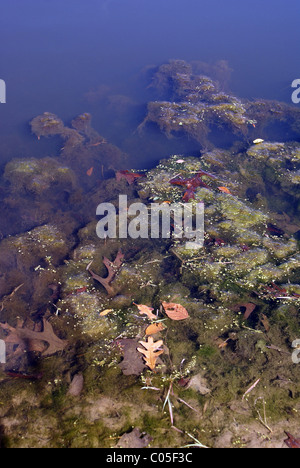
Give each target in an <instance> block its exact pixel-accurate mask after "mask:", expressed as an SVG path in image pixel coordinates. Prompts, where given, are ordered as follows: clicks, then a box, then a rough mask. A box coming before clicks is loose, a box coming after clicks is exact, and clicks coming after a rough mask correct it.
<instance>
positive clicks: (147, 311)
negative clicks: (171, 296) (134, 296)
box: [134, 302, 157, 320]
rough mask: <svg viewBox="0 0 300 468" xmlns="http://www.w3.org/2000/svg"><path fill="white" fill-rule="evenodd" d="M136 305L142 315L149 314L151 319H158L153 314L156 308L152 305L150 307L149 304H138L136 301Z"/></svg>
mask: <svg viewBox="0 0 300 468" xmlns="http://www.w3.org/2000/svg"><path fill="white" fill-rule="evenodd" d="M134 305H136V306H137V308H138V309H139V313H140V314H141V315H147V317H148V318H149V319H150V320H156V319H157V317H156V315H154V314H152V310H154V309H153V308H152V307H148V306H147V305H144V304H136V303H135V302H134Z"/></svg>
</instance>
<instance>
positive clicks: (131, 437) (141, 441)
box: [115, 427, 153, 449]
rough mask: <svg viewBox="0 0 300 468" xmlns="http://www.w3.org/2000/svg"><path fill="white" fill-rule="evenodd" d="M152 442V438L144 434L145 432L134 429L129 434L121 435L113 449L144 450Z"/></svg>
mask: <svg viewBox="0 0 300 468" xmlns="http://www.w3.org/2000/svg"><path fill="white" fill-rule="evenodd" d="M152 440H153V439H152V437H150V436H149V435H148V434H146V432H140V430H139V429H138V428H137V427H135V428H134V429H133V430H132V431H131V432H129V433H126V434H123V435H122V437H121V438H120V440H119V442H118V443H117V445H116V446H115V448H122V449H129V448H134V449H140V448H145V447H147V446H148V445H149V444H150V442H151V441H152Z"/></svg>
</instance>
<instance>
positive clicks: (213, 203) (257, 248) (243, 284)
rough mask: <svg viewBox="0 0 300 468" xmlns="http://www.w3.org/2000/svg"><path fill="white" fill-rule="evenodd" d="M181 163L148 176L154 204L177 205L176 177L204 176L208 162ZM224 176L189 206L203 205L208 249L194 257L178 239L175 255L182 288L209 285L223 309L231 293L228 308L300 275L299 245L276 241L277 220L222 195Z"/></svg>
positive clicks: (215, 173) (216, 178) (163, 166)
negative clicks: (236, 295) (238, 297)
mask: <svg viewBox="0 0 300 468" xmlns="http://www.w3.org/2000/svg"><path fill="white" fill-rule="evenodd" d="M259 146H260V145H255V147H254V149H255V151H259V148H258V147H259ZM278 148H279V149H278ZM284 148H285V146H284V145H283V144H282V145H279V146H278V145H273V146H272V149H271V150H270V146H267V148H266V154H268V155H269V153H270V151H273V150H274V151H276V152H278V151H279V153H280V154H282V151H283V149H284ZM254 149H253V151H254ZM255 154H256V153H255ZM284 154H286V153H284ZM176 158H177V159H176ZM176 160H178V156H176V157H175V156H173V157H171V158H170V160H169V161H168V160H163V161H162V162H161V163H160V164H159V166H157V168H155V169H153V170H151V171H149V176H148V178H147V180H148V181H147V182H146V186H147V187H148V189H149V190H150V192H151V194H150V199H152V200H157V201H158V202H162V201H163V197H165V196H167V197H168V200H169V201H170V202H175V201H178V198H179V196H180V195H181V197H182V194H183V192H182V190H181V188H178V187H175V188H174V187H172V188H171V187H170V186H172V184H171V183H170V181H171V180H172V178H174V174H176V175H177V176H178V172H179V173H180V174H183V176H186V174H187V171H188V169H189V170H190V171H191V172H192V173H193V172H198V171H201V170H205V166H204V164H205V162H206V161H205V162H204V163H203V162H202V161H201V160H193V158H186V160H185V159H184V160H181V162H180V165H179V164H178V163H176ZM268 160H269V159H268V158H267V161H268ZM262 164H264V163H262ZM178 166H180V168H179V167H178ZM219 170H220V168H217V166H215V170H214V171H213V172H212V174H211V175H213V176H214V179H211V180H210V181H208V182H207V183H208V184H209V186H208V187H206V188H204V187H200V188H197V189H195V195H194V200H190V201H189V203H190V204H191V205H193V204H196V203H198V202H199V201H203V202H204V206H205V231H206V236H205V238H204V245H203V248H202V249H199V250H198V251H196V252H193V251H191V250H188V249H186V247H185V245H184V243H183V242H182V241H178V240H175V239H174V240H173V247H172V252H173V254H174V255H175V256H176V258H178V259H179V260H180V261H181V263H182V267H181V268H182V274H183V276H182V281H183V284H185V285H187V286H188V287H189V288H190V289H192V288H195V286H196V285H198V286H199V287H200V286H201V285H207V286H208V285H209V287H210V289H211V291H213V294H214V297H215V298H218V297H219V299H220V300H222V301H223V303H224V298H226V291H227V298H228V300H226V299H225V303H228V302H229V301H230V300H231V299H232V292H235V291H236V290H240V291H241V290H243V294H244V293H245V292H246V291H247V292H248V294H250V293H251V292H252V291H255V290H256V289H257V288H258V287H259V285H260V284H268V283H271V282H272V281H278V282H283V281H285V280H286V279H287V277H288V274H291V273H295V272H296V271H298V264H297V261H296V258H295V254H296V253H297V251H298V245H297V242H296V240H295V239H293V238H288V236H285V237H272V235H270V234H269V233H268V226H269V225H271V224H270V222H271V220H272V219H271V218H270V215H269V213H268V212H266V211H265V210H261V209H258V208H253V206H252V205H251V203H249V202H247V201H246V200H244V199H240V198H239V197H237V196H235V195H232V194H231V193H230V192H229V193H225V192H223V191H221V192H220V187H219V183H221V180H220V176H219V175H218V171H219ZM222 185H224V184H222ZM221 188H222V187H221ZM206 207H207V210H206ZM273 230H274V229H273ZM270 232H271V233H272V231H270ZM275 232H276V230H275Z"/></svg>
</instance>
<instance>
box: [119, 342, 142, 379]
mask: <svg viewBox="0 0 300 468" xmlns="http://www.w3.org/2000/svg"><path fill="white" fill-rule="evenodd" d="M117 343H118V344H119V345H120V346H121V349H122V354H123V361H122V362H120V364H119V367H120V369H121V370H122V373H123V374H124V375H141V373H142V372H143V370H144V369H145V363H144V361H143V358H142V356H141V354H140V353H139V352H138V351H137V346H138V343H139V341H138V339H137V338H123V339H120V340H117Z"/></svg>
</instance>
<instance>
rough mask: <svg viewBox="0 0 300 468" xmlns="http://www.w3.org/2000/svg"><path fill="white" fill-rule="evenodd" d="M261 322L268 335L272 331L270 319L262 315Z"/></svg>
mask: <svg viewBox="0 0 300 468" xmlns="http://www.w3.org/2000/svg"><path fill="white" fill-rule="evenodd" d="M260 321H261V323H262V324H263V326H264V329H265V330H266V332H267V333H268V331H269V330H270V323H269V320H268V317H267V316H266V315H265V314H261V317H260Z"/></svg>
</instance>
